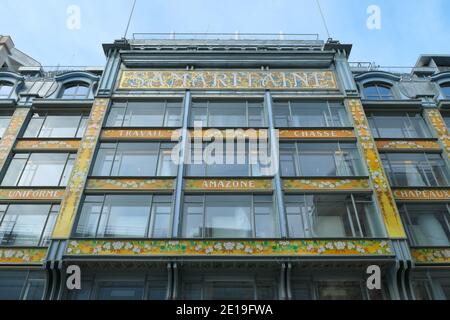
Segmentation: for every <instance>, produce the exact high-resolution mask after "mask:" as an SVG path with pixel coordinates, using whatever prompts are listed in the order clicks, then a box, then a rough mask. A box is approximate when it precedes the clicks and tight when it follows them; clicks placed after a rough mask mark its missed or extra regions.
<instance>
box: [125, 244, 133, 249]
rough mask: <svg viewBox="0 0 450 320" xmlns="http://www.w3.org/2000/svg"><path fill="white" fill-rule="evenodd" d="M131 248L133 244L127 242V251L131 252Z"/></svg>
mask: <svg viewBox="0 0 450 320" xmlns="http://www.w3.org/2000/svg"><path fill="white" fill-rule="evenodd" d="M131 248H133V244H132V243H131V242H127V243H126V244H125V249H127V250H130V249H131Z"/></svg>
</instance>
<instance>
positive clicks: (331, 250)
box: [66, 240, 393, 257]
mask: <svg viewBox="0 0 450 320" xmlns="http://www.w3.org/2000/svg"><path fill="white" fill-rule="evenodd" d="M66 255H68V256H88V255H93V256H136V257H142V256H155V257H157V256H249V257H251V256H253V257H256V256H283V257H286V256H386V255H393V251H392V249H391V247H390V243H389V242H388V241H385V240H286V241H285V240H283V241H281V240H248V241H247V240H174V241H171V240H71V241H69V244H68V247H67V249H66Z"/></svg>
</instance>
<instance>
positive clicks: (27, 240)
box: [0, 204, 50, 246]
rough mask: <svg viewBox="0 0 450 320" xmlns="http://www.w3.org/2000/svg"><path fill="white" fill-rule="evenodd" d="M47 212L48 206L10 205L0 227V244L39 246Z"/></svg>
mask: <svg viewBox="0 0 450 320" xmlns="http://www.w3.org/2000/svg"><path fill="white" fill-rule="evenodd" d="M49 211H50V205H37V204H15V205H10V206H9V208H8V211H7V212H6V214H5V216H4V218H3V221H2V222H1V225H0V239H1V243H2V244H4V245H23V246H27V245H29V246H37V245H39V241H40V239H41V235H42V232H43V230H44V226H45V222H46V220H47V216H48V214H49Z"/></svg>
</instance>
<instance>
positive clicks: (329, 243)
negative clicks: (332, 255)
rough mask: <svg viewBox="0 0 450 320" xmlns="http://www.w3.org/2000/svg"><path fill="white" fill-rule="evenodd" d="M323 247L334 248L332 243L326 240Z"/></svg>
mask: <svg viewBox="0 0 450 320" xmlns="http://www.w3.org/2000/svg"><path fill="white" fill-rule="evenodd" d="M325 248H327V249H330V250H332V249H334V246H333V243H331V242H328V243H327V244H325Z"/></svg>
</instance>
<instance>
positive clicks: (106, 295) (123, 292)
mask: <svg viewBox="0 0 450 320" xmlns="http://www.w3.org/2000/svg"><path fill="white" fill-rule="evenodd" d="M143 295H144V284H143V283H141V282H135V281H114V282H113V281H108V282H102V283H100V284H99V285H98V293H97V299H98V300H142V297H143Z"/></svg>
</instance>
